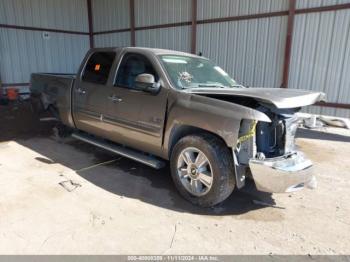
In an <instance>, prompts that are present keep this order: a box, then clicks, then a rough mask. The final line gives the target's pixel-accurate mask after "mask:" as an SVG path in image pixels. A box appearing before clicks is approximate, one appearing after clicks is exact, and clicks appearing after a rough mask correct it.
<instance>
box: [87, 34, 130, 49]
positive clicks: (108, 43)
mask: <svg viewBox="0 0 350 262" xmlns="http://www.w3.org/2000/svg"><path fill="white" fill-rule="evenodd" d="M94 39H95V47H116V46H118V47H121V46H130V44H131V43H130V32H121V33H113V34H103V35H95V37H94Z"/></svg>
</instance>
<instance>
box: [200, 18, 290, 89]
mask: <svg viewBox="0 0 350 262" xmlns="http://www.w3.org/2000/svg"><path fill="white" fill-rule="evenodd" d="M286 23H287V17H273V18H262V19H253V20H246V21H234V22H224V23H215V24H203V25H198V36H197V50H198V51H200V52H202V53H203V56H205V57H208V58H210V59H212V60H214V61H216V63H217V64H219V65H220V66H221V67H222V68H224V69H225V70H226V71H227V72H228V73H229V74H230V75H231V76H233V78H235V79H236V80H237V81H238V82H240V83H242V84H244V85H247V86H264V87H279V86H280V85H281V81H282V65H283V53H284V47H285V39H286V30H285V29H286Z"/></svg>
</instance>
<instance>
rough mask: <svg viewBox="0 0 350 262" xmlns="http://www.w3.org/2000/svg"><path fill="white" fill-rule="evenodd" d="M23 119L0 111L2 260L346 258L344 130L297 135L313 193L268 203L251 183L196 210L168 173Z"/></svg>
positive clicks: (349, 138) (349, 181) (349, 134)
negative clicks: (309, 163) (60, 137)
mask: <svg viewBox="0 0 350 262" xmlns="http://www.w3.org/2000/svg"><path fill="white" fill-rule="evenodd" d="M24 112H28V110H25V111H21V109H15V110H13V109H11V110H10V109H7V108H6V109H5V108H0V116H1V118H0V119H2V121H3V124H2V125H1V127H0V141H1V142H0V178H1V179H0V188H1V193H0V253H1V254H189V253H191V254H270V253H272V254H349V253H350V244H349V243H350V234H349V232H350V216H349V214H350V194H349V187H350V161H349V160H350V146H349V145H350V131H347V130H341V129H330V128H327V130H323V131H322V132H320V131H307V130H301V131H300V132H299V136H300V138H298V140H297V144H298V145H299V147H300V148H301V150H303V151H304V152H305V153H306V154H307V155H308V156H309V157H310V158H311V159H312V160H313V161H314V163H315V171H316V174H317V177H318V184H319V186H318V189H316V190H303V191H300V192H297V193H293V194H273V195H271V194H266V193H261V192H257V191H256V190H255V189H254V186H253V185H252V184H250V185H248V187H247V188H245V189H244V190H243V191H236V192H234V193H233V194H232V195H231V197H230V198H229V199H228V200H227V201H225V202H224V203H223V204H221V205H220V206H218V207H215V208H211V209H200V208H196V207H193V206H192V205H190V204H189V203H187V202H186V201H185V200H183V199H182V198H181V197H180V196H179V195H178V193H177V192H176V190H175V188H174V186H173V184H172V181H171V178H170V174H169V171H168V169H167V168H165V169H163V170H160V171H156V170H153V169H151V168H148V167H145V166H143V165H141V164H138V163H136V162H133V161H131V160H128V159H125V158H121V157H118V156H115V155H112V154H109V153H107V152H104V151H102V150H99V149H97V148H95V147H92V146H90V145H86V144H84V143H82V142H78V141H74V140H70V139H68V140H65V141H57V140H56V139H54V138H53V137H52V136H51V126H50V125H49V124H46V123H40V122H38V120H37V119H35V118H34V117H32V116H31V115H26V114H27V113H24ZM1 114H2V115H1ZM28 123H32V125H30V126H28ZM101 163H105V164H101ZM100 164H101V165H100ZM253 200H259V201H262V202H264V203H268V204H271V205H274V207H269V206H264V205H260V204H256V203H254V201H253Z"/></svg>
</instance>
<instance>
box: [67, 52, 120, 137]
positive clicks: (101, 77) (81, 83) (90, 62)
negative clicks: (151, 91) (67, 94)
mask: <svg viewBox="0 0 350 262" xmlns="http://www.w3.org/2000/svg"><path fill="white" fill-rule="evenodd" d="M115 58H116V53H115V52H113V51H97V52H94V53H92V54H91V55H90V56H89V58H88V59H87V62H86V64H85V66H84V68H83V69H82V71H81V72H82V73H81V75H80V76H78V77H77V82H76V85H75V86H74V89H73V94H72V95H73V109H74V110H73V116H74V121H75V125H76V127H77V128H78V129H80V130H83V131H86V132H89V133H91V134H94V135H98V136H102V137H105V136H106V135H107V133H106V130H105V127H104V124H103V117H104V114H105V113H106V111H107V100H108V95H109V92H110V85H111V84H110V81H109V80H110V79H109V78H110V75H111V71H112V67H113V63H114V60H115Z"/></svg>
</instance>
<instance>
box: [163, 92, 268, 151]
mask: <svg viewBox="0 0 350 262" xmlns="http://www.w3.org/2000/svg"><path fill="white" fill-rule="evenodd" d="M242 119H248V120H257V121H263V122H271V120H270V118H269V117H268V116H267V115H265V114H264V113H262V112H259V111H257V110H254V109H252V108H249V107H245V106H242V105H238V104H234V103H230V102H226V101H222V100H218V99H215V98H210V97H205V96H201V95H194V94H187V93H177V94H176V95H170V96H169V103H168V114H167V124H166V129H165V134H164V145H165V146H166V148H165V149H166V151H168V150H169V148H168V145H169V141H170V139H171V132H172V130H173V129H175V128H176V127H178V126H183V125H186V126H193V127H196V128H200V129H203V130H207V131H209V132H211V133H214V134H216V135H218V136H219V137H221V138H222V139H223V140H224V141H225V143H226V144H227V146H228V147H235V146H236V143H237V139H238V133H239V129H240V122H241V120H242Z"/></svg>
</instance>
